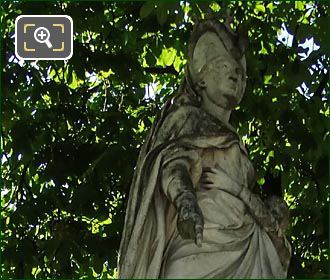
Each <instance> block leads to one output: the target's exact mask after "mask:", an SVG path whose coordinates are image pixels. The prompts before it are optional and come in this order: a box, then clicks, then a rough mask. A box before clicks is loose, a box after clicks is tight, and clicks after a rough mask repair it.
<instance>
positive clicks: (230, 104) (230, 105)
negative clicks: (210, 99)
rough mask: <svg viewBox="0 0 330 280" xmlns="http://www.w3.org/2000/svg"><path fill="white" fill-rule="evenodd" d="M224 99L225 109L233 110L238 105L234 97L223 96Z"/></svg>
mask: <svg viewBox="0 0 330 280" xmlns="http://www.w3.org/2000/svg"><path fill="white" fill-rule="evenodd" d="M224 97H225V98H226V100H227V104H226V109H233V108H235V107H236V106H237V105H238V100H237V99H236V97H235V96H232V95H227V94H225V95H224Z"/></svg>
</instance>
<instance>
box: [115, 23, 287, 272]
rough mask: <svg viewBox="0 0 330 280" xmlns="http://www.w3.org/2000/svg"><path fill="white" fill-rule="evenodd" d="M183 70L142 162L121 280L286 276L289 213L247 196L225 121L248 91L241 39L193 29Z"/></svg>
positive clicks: (248, 170)
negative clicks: (140, 279)
mask: <svg viewBox="0 0 330 280" xmlns="http://www.w3.org/2000/svg"><path fill="white" fill-rule="evenodd" d="M185 72H186V73H185V77H184V80H183V83H182V85H181V86H180V89H179V92H178V94H177V95H176V97H175V98H174V99H173V100H171V101H169V102H168V103H166V104H165V106H164V108H163V110H162V111H161V114H160V117H159V118H158V120H157V121H155V123H154V125H153V127H152V129H151V132H150V133H149V135H148V138H147V139H146V142H145V143H144V145H143V147H142V149H141V152H140V155H139V159H138V163H137V166H136V170H135V175H134V178H133V182H132V185H131V190H130V194H129V201H128V206H127V213H126V219H125V227H124V231H123V237H122V242H121V247H120V252H119V278H284V277H286V273H287V269H288V265H289V260H290V254H291V251H290V245H289V244H288V242H287V240H286V239H285V236H284V235H283V230H284V229H285V224H286V223H285V222H284V221H285V220H287V219H286V218H287V211H286V210H287V209H286V206H283V205H282V206H283V207H282V208H281V207H277V208H276V207H275V208H276V209H284V210H283V211H282V210H281V211H277V212H276V209H275V208H274V209H271V206H268V207H267V204H266V203H264V202H263V201H262V200H261V199H260V198H259V197H258V196H257V195H255V194H253V193H252V192H251V191H250V190H251V189H252V188H253V187H254V184H255V175H254V169H253V166H252V164H251V162H250V161H249V159H248V155H247V151H246V149H245V148H244V145H243V143H242V142H241V140H240V137H239V136H238V134H237V133H236V131H235V129H234V128H233V127H232V126H231V125H230V124H229V118H230V114H231V111H232V110H233V109H234V108H235V107H236V106H237V105H238V104H239V102H240V101H241V99H242V97H243V94H244V90H245V84H246V63H245V57H244V47H243V45H242V43H241V40H240V37H239V36H237V35H236V34H234V33H233V31H231V30H230V29H229V28H228V27H227V26H226V25H223V24H220V23H218V22H215V21H213V20H205V21H202V22H199V23H197V24H196V25H195V27H194V30H193V32H192V35H191V40H190V44H189V50H188V65H187V68H186V71H185ZM283 203H284V202H283ZM279 204H281V202H279ZM283 225H284V226H283Z"/></svg>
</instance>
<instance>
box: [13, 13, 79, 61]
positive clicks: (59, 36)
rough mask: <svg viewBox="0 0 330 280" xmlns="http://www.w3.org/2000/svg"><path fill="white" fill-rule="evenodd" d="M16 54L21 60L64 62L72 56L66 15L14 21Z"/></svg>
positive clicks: (70, 32)
mask: <svg viewBox="0 0 330 280" xmlns="http://www.w3.org/2000/svg"><path fill="white" fill-rule="evenodd" d="M15 54H16V56H17V57H18V58H20V59H24V60H64V59H70V58H71V57H72V54H73V22H72V18H71V17H69V16H67V15H21V16H19V17H17V18H16V21H15Z"/></svg>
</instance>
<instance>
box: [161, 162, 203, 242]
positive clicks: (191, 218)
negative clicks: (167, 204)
mask: <svg viewBox="0 0 330 280" xmlns="http://www.w3.org/2000/svg"><path fill="white" fill-rule="evenodd" d="M192 164H194V163H193V162H192V161H191V158H189V157H184V156H182V157H177V158H175V159H173V160H171V161H169V162H168V163H167V164H166V165H164V166H163V170H162V189H163V192H164V193H165V195H166V196H167V197H168V199H169V200H170V201H171V202H172V203H173V204H174V206H175V208H176V210H177V213H178V220H177V227H178V232H179V234H180V235H181V237H182V238H183V239H193V240H195V243H196V245H197V246H201V244H202V240H203V228H204V218H203V214H202V211H201V209H200V207H199V206H198V203H197V198H196V193H195V189H194V184H193V181H192V174H191V169H192Z"/></svg>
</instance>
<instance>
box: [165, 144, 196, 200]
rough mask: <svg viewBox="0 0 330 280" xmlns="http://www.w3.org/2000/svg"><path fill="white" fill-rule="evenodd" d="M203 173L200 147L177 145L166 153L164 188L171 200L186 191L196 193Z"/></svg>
mask: <svg viewBox="0 0 330 280" xmlns="http://www.w3.org/2000/svg"><path fill="white" fill-rule="evenodd" d="M201 174H202V167H201V157H200V151H199V150H198V149H188V148H184V147H175V148H173V149H171V150H170V151H168V153H166V156H164V159H163V165H162V180H161V185H162V190H163V192H164V194H165V195H166V196H167V197H168V199H169V200H170V201H171V202H174V201H175V199H176V198H177V197H178V196H179V195H181V194H183V193H185V192H188V193H194V190H195V188H196V185H197V182H198V181H199V179H200V176H201Z"/></svg>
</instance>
